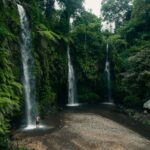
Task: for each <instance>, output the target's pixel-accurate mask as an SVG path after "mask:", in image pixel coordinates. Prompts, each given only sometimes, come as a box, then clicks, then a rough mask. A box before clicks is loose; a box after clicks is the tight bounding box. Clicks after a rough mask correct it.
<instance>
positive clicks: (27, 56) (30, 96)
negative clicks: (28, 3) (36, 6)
mask: <svg viewBox="0 0 150 150" xmlns="http://www.w3.org/2000/svg"><path fill="white" fill-rule="evenodd" d="M17 7H18V12H19V17H20V24H21V41H20V48H21V57H22V65H23V86H24V97H25V104H26V125H27V127H30V126H32V125H33V124H34V118H35V115H36V113H37V111H36V108H37V107H36V103H35V94H34V88H35V77H34V75H33V74H32V67H33V58H32V54H31V53H32V52H31V33H30V30H29V22H28V18H27V16H26V12H25V10H24V8H23V6H21V5H19V4H17Z"/></svg>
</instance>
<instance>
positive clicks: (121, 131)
mask: <svg viewBox="0 0 150 150" xmlns="http://www.w3.org/2000/svg"><path fill="white" fill-rule="evenodd" d="M63 118H64V119H63V121H64V125H63V127H62V128H60V129H57V130H55V131H53V132H48V131H47V132H45V133H43V134H39V135H38V134H37V135H36V136H35V135H33V136H32V135H31V134H30V136H27V135H23V133H19V134H16V135H15V138H18V139H22V140H19V141H18V142H19V144H20V145H25V146H27V147H28V148H29V149H31V150H149V148H150V141H149V140H148V139H146V138H144V137H142V136H140V135H139V134H137V133H135V132H134V131H132V130H130V129H128V128H126V127H124V126H122V125H120V124H118V123H116V122H114V121H112V120H110V119H107V118H104V117H102V116H100V115H96V114H92V113H73V112H72V113H67V112H66V113H64V114H63Z"/></svg>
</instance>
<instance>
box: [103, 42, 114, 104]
mask: <svg viewBox="0 0 150 150" xmlns="http://www.w3.org/2000/svg"><path fill="white" fill-rule="evenodd" d="M105 72H106V77H107V95H108V103H110V104H113V99H112V95H111V72H110V61H109V45H108V44H107V46H106V63H105Z"/></svg>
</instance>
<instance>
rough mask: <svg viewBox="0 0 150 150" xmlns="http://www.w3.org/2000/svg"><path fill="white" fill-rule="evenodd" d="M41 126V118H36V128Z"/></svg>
mask: <svg viewBox="0 0 150 150" xmlns="http://www.w3.org/2000/svg"><path fill="white" fill-rule="evenodd" d="M39 124H40V116H39V115H38V116H36V127H39Z"/></svg>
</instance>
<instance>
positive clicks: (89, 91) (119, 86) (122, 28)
mask: <svg viewBox="0 0 150 150" xmlns="http://www.w3.org/2000/svg"><path fill="white" fill-rule="evenodd" d="M19 2H20V3H21V4H22V5H23V6H24V8H25V10H26V12H27V16H28V19H29V22H30V29H31V33H32V53H33V57H34V69H33V73H34V74H35V77H36V101H37V102H38V107H39V111H40V115H41V116H45V115H47V114H49V113H53V112H56V111H57V110H58V109H59V108H60V107H63V106H64V105H65V104H66V103H67V96H68V95H67V86H68V83H67V82H68V81H67V73H68V66H67V46H68V45H70V49H71V59H72V63H73V66H74V68H75V73H76V78H77V89H78V100H79V102H83V103H101V102H103V101H105V100H107V90H106V89H107V82H106V76H105V71H104V70H105V60H106V45H107V44H109V47H110V50H111V53H110V56H109V59H110V62H111V74H112V76H111V80H112V87H111V89H112V93H113V95H112V97H113V99H114V101H115V103H116V104H119V105H123V106H124V107H126V108H134V109H143V104H144V102H146V101H147V100H149V99H150V92H149V91H150V1H149V0H134V1H133V3H132V1H130V0H124V1H122V0H117V1H116V0H105V2H104V3H103V4H102V14H103V18H98V17H97V16H95V15H94V14H92V12H88V11H86V10H85V9H84V7H83V0H57V3H58V5H59V7H60V8H59V9H56V8H55V2H56V0H47V3H46V5H45V4H44V1H43V0H36V1H35V0H20V1H19ZM72 19H73V23H72V24H70V20H72ZM103 20H104V21H107V23H108V24H109V23H112V22H115V26H116V28H115V31H114V33H110V32H109V31H107V30H106V31H103V30H102V25H101V23H102V21H103ZM19 39H20V21H19V15H18V11H17V6H16V1H15V0H0V149H9V140H8V139H9V136H10V132H9V131H10V128H11V127H12V125H13V124H14V123H13V122H14V120H15V119H16V118H20V119H21V116H23V114H24V109H23V108H24V107H23V106H24V100H23V99H24V98H23V87H22V62H21V56H20V45H19ZM19 108H21V109H19Z"/></svg>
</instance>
